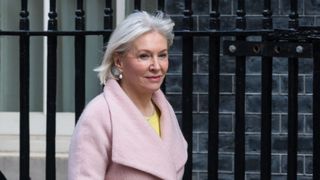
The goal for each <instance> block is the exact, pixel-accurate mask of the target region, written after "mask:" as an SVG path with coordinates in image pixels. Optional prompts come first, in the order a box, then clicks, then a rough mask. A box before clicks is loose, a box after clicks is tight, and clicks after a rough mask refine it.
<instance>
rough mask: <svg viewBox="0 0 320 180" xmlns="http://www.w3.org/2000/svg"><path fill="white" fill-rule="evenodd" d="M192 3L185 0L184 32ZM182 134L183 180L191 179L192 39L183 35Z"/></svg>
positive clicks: (188, 27) (189, 25) (190, 26)
mask: <svg viewBox="0 0 320 180" xmlns="http://www.w3.org/2000/svg"><path fill="white" fill-rule="evenodd" d="M191 4H192V1H191V0H185V10H184V12H183V14H184V17H183V27H184V31H191V30H192V29H193V20H192V6H191ZM182 41H183V44H182V53H183V54H182V59H183V63H182V132H183V134H184V137H185V138H186V140H187V142H188V144H189V146H188V161H187V163H186V166H185V173H184V178H183V179H184V180H191V179H192V129H193V122H192V121H193V117H192V98H193V96H192V91H193V76H192V73H193V37H192V36H191V35H189V34H183V37H182Z"/></svg>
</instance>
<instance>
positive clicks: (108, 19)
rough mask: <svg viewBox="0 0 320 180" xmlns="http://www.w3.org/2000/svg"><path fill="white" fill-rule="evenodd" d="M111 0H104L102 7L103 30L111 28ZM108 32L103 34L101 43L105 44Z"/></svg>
mask: <svg viewBox="0 0 320 180" xmlns="http://www.w3.org/2000/svg"><path fill="white" fill-rule="evenodd" d="M112 13H113V10H112V0H106V2H105V8H104V22H103V29H104V30H111V29H112V22H113V21H112V18H113V16H112ZM109 36H110V34H108V35H104V36H103V43H104V44H106V43H107V42H108V39H109Z"/></svg>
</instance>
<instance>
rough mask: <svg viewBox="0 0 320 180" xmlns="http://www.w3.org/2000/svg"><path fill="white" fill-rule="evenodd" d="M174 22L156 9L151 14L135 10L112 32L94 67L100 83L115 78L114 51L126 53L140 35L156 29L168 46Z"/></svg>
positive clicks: (170, 42)
mask: <svg viewBox="0 0 320 180" xmlns="http://www.w3.org/2000/svg"><path fill="white" fill-rule="evenodd" d="M173 26H174V22H173V21H172V20H171V19H170V17H168V16H167V15H165V14H164V13H163V12H161V11H158V12H157V13H155V14H154V15H151V14H149V13H147V12H145V11H136V12H134V13H132V14H130V15H129V16H128V17H127V18H126V19H125V20H123V21H122V22H121V23H120V24H119V25H118V26H117V27H116V29H115V30H114V31H113V32H112V34H111V36H110V39H109V42H108V44H107V46H106V50H105V53H104V56H103V60H102V63H101V65H100V66H99V67H97V68H96V69H95V71H97V72H98V77H99V79H100V83H101V84H105V83H106V81H107V80H108V79H110V78H116V77H114V75H113V74H112V72H111V69H112V68H113V66H114V62H113V56H114V54H115V53H119V54H123V53H126V52H127V51H128V49H129V47H130V44H131V43H132V42H133V41H134V40H135V39H137V38H138V37H140V36H141V35H143V34H145V33H147V32H151V31H156V32H159V33H160V34H162V35H163V36H164V37H165V38H166V39H167V42H168V47H169V46H171V45H172V43H173V38H174V34H173Z"/></svg>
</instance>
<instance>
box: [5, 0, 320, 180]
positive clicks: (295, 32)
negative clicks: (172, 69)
mask: <svg viewBox="0 0 320 180" xmlns="http://www.w3.org/2000/svg"><path fill="white" fill-rule="evenodd" d="M111 2H112V1H111V0H106V1H105V9H104V22H103V23H104V29H103V30H100V31H88V30H86V27H85V11H84V8H83V0H77V6H76V8H77V9H76V10H75V31H60V30H58V29H57V27H58V23H59V22H58V21H57V16H58V14H57V12H56V1H55V0H50V12H49V14H48V16H49V19H48V31H32V30H30V29H29V19H28V15H29V12H28V1H27V0H21V12H20V17H21V18H20V30H19V31H0V36H17V37H19V38H20V179H21V180H25V179H30V173H29V171H30V166H29V164H30V139H29V136H30V132H29V126H30V125H29V112H30V109H29V79H30V75H29V71H30V62H29V51H30V37H31V36H45V37H47V38H48V41H47V47H48V49H47V52H48V54H47V59H48V62H47V63H48V71H47V83H48V84H47V110H46V111H47V134H46V137H47V138H46V142H47V146H46V149H47V151H46V179H53V180H54V179H56V164H55V154H56V152H55V136H56V115H55V114H56V87H57V85H56V81H57V68H56V66H57V46H58V45H57V38H58V37H59V36H74V37H75V40H74V47H75V52H74V53H75V60H76V61H75V87H76V88H75V97H76V98H75V101H76V102H75V114H76V120H77V119H78V117H79V115H80V113H81V111H82V110H83V107H84V105H85V61H86V59H85V44H86V40H85V39H86V36H89V35H95V36H103V39H104V42H107V40H108V37H109V35H110V32H111V31H112V28H113V27H112V24H113V21H112V19H113V10H112V4H111ZM219 2H220V1H219V0H212V1H211V7H210V14H209V15H210V18H209V21H210V22H209V26H210V27H209V29H208V31H195V30H194V28H193V17H192V16H193V12H192V1H191V0H185V1H184V4H185V9H184V11H183V12H182V14H183V28H182V29H181V30H176V31H175V35H176V36H181V37H182V42H183V44H182V59H183V65H182V77H183V79H182V87H183V89H182V96H183V98H182V99H183V100H182V119H183V121H182V130H183V133H184V136H185V138H186V140H187V141H188V143H189V149H188V155H189V159H188V161H187V164H186V169H185V176H184V179H192V170H193V158H192V157H193V154H192V142H193V139H192V132H193V114H192V105H193V100H192V98H193V81H192V79H193V55H194V47H193V44H194V37H198V36H204V37H208V38H209V44H208V46H209V54H208V55H209V83H208V84H209V89H208V97H209V101H208V106H209V108H208V114H209V116H208V122H209V124H208V169H207V172H208V179H218V177H219V107H220V106H219V98H220V94H219V92H220V90H219V87H220V86H219V85H220V64H221V63H223V62H220V56H221V50H223V53H224V54H225V55H229V56H231V57H235V60H236V68H235V75H236V77H235V89H236V90H235V139H234V144H235V149H234V179H236V180H244V179H245V172H246V153H245V87H246V83H245V82H246V79H245V75H246V57H248V56H260V57H262V72H261V75H262V76H261V81H262V87H261V154H260V157H261V158H260V162H261V163H260V179H262V180H269V179H271V163H272V161H271V130H272V124H271V119H272V117H271V115H272V61H273V57H288V62H289V65H288V67H289V68H288V69H289V70H288V76H289V83H288V89H289V90H288V148H287V149H288V151H287V154H288V158H287V159H288V162H287V164H288V168H287V169H288V170H287V179H288V180H294V179H297V142H298V138H297V136H298V61H299V58H300V57H308V58H310V57H311V58H313V59H314V64H313V66H314V69H313V145H314V146H313V179H314V180H318V179H319V178H320V171H319V170H320V146H318V144H319V143H320V131H319V129H320V105H319V102H320V55H319V53H318V51H319V50H320V45H319V42H320V40H319V37H320V33H319V32H320V31H319V29H317V28H312V27H300V26H299V21H298V18H299V15H298V12H297V0H291V1H290V5H291V12H290V14H289V22H288V24H289V26H288V29H285V30H277V29H273V25H272V24H273V20H272V10H271V0H264V4H263V12H262V18H261V23H262V29H257V30H247V29H246V23H247V20H246V8H245V7H246V5H245V1H244V0H238V3H237V10H236V16H235V27H236V29H235V30H232V31H225V30H221V29H220V12H219V11H220V10H219V6H220V3H219ZM140 7H141V1H138V0H135V1H134V10H139V9H140ZM165 7H166V6H165V1H163V0H162V1H161V0H159V1H158V10H166V9H165ZM168 13H169V14H170V12H168ZM225 36H231V37H234V39H235V40H233V41H224V42H223V45H224V46H220V44H221V38H222V37H225ZM249 36H260V37H261V41H257V42H253V41H248V40H247V37H249ZM164 89H165V88H164ZM76 120H75V122H76Z"/></svg>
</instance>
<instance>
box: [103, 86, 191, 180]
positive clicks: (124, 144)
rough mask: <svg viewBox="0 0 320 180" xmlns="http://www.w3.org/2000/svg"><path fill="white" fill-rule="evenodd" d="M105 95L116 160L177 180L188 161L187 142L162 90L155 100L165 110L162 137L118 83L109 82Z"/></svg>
mask: <svg viewBox="0 0 320 180" xmlns="http://www.w3.org/2000/svg"><path fill="white" fill-rule="evenodd" d="M104 93H105V97H106V100H107V103H108V105H109V108H110V115H111V123H112V155H111V156H112V160H113V161H114V162H116V163H119V164H122V165H125V166H129V167H132V168H135V169H139V170H141V171H144V172H147V173H150V174H153V175H154V176H157V177H159V178H161V179H177V171H178V170H181V169H182V168H183V167H184V164H185V162H186V159H187V153H186V142H185V140H184V138H183V136H182V134H181V132H180V131H178V132H177V131H176V129H175V128H177V125H178V124H177V122H176V120H175V116H174V114H172V113H173V110H172V109H171V106H168V103H167V101H166V100H165V98H164V95H163V94H162V93H161V92H160V91H158V92H156V93H155V95H154V97H153V100H154V102H155V103H156V105H157V106H158V107H159V109H160V111H161V118H160V123H161V138H160V137H159V136H158V135H157V134H156V133H155V132H154V130H153V129H152V127H151V126H150V125H149V124H148V122H147V121H146V120H145V118H144V116H143V115H142V114H141V113H140V111H139V110H138V109H137V107H136V106H135V105H134V103H133V102H132V101H131V100H130V98H129V97H128V96H127V95H126V94H125V93H124V91H123V90H122V89H121V87H120V86H119V85H118V83H117V82H116V81H115V80H109V81H108V82H107V84H106V87H105V90H104ZM168 107H170V108H168Z"/></svg>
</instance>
